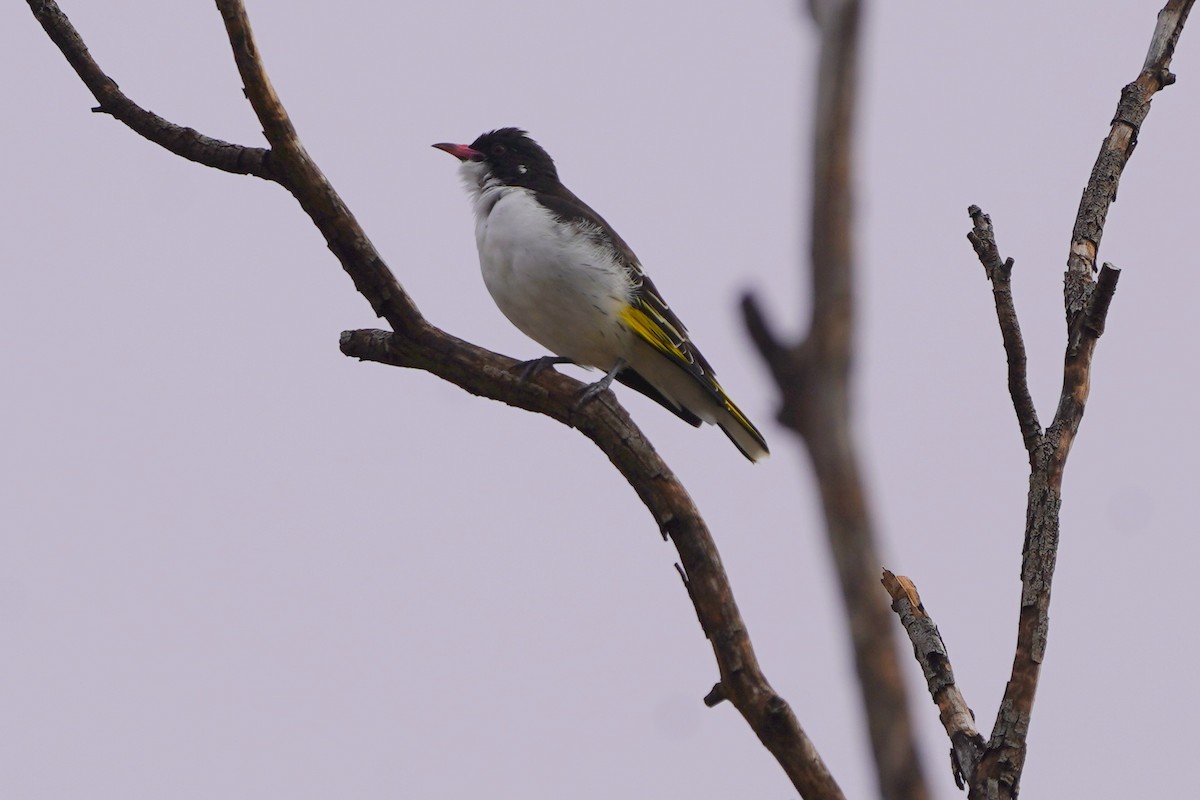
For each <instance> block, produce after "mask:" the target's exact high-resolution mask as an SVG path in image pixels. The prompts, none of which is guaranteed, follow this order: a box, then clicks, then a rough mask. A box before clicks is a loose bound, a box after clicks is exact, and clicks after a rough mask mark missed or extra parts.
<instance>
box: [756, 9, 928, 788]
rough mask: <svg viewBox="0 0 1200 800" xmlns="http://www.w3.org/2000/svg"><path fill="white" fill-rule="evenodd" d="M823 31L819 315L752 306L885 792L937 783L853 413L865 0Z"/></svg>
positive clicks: (825, 19)
mask: <svg viewBox="0 0 1200 800" xmlns="http://www.w3.org/2000/svg"><path fill="white" fill-rule="evenodd" d="M811 10H812V13H813V17H814V18H815V19H816V21H817V24H818V27H819V29H820V35H821V51H820V66H819V72H818V76H817V84H816V85H817V109H816V115H815V119H816V137H815V141H814V145H813V165H814V181H813V194H812V198H813V199H812V219H811V226H812V273H811V274H812V294H813V301H812V323H811V329H810V330H809V333H808V336H807V337H806V338H805V339H804V340H803V341H801V342H799V343H797V344H786V343H783V342H782V341H781V340H780V339H779V337H778V336H777V335H776V334H775V333H774V332H773V331H772V328H771V326H770V325H769V324H768V322H767V319H766V317H765V315H764V314H763V312H762V310H761V309H760V308H759V306H758V303H757V301H756V300H755V298H754V297H752V296H747V297H746V298H745V299H744V300H743V304H742V309H743V313H744V316H745V320H746V326H747V328H748V329H749V331H750V335H751V337H752V338H753V340H754V342H755V344H756V345H757V347H758V349H759V352H760V353H761V354H762V356H763V358H764V360H765V361H766V362H767V365H768V366H769V367H770V369H771V373H772V375H773V376H774V378H775V382H776V383H777V384H778V386H779V390H780V394H781V404H782V407H781V409H780V411H779V420H780V422H782V423H783V424H784V425H785V426H787V427H788V428H791V429H792V430H793V431H795V432H797V433H798V434H799V435H800V436H801V438H802V439H803V441H804V444H805V445H806V447H807V450H808V454H809V459H810V461H811V463H812V465H813V470H814V471H815V473H816V477H817V483H818V487H819V489H820V493H821V501H822V505H823V508H824V512H825V520H826V531H827V534H828V537H829V543H830V548H831V550H832V553H833V561H834V565H835V567H836V570H837V574H838V578H839V581H840V583H841V589H842V599H843V602H844V603H845V607H846V615H847V618H848V620H849V627H850V638H851V643H852V645H853V648H854V659H855V666H856V668H857V672H858V683H859V687H860V689H861V692H862V698H863V706H864V710H865V712H866V717H867V727H868V731H869V733H870V739H871V747H872V750H873V752H874V756H875V764H876V771H877V772H876V774H877V779H878V782H879V787H880V791H881V794H882V796H883V797H885V798H889V800H892V799H896V800H898V799H899V798H923V797H926V796H927V795H928V791H927V789H926V786H925V779H924V776H923V774H922V770H921V766H920V760H919V759H918V756H917V748H916V740H915V735H914V732H913V726H912V721H911V718H910V712H909V708H908V700H907V697H906V694H905V690H904V683H903V681H902V679H901V672H900V666H899V650H898V645H897V641H896V639H895V629H894V626H893V624H892V619H891V614H890V613H889V611H888V607H887V605H886V604H885V603H884V602H883V597H882V596H881V595H880V593H879V584H878V575H879V568H880V563H881V559H880V558H879V555H878V548H877V546H876V536H875V532H874V525H873V523H872V521H871V518H870V511H869V508H868V503H867V497H866V489H865V486H864V482H863V476H862V470H861V467H860V465H859V460H858V454H857V452H856V450H855V447H854V443H853V435H852V431H851V424H850V407H851V402H850V364H851V357H852V354H853V334H854V254H853V226H852V224H851V219H852V206H853V204H852V201H851V192H852V180H851V173H852V170H851V166H852V162H853V159H852V144H853V139H854V136H853V122H854V107H855V101H856V88H857V86H856V85H857V69H858V42H859V17H860V4H859V2H858V1H857V0H814V2H812V3H811Z"/></svg>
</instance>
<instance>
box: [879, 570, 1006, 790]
mask: <svg viewBox="0 0 1200 800" xmlns="http://www.w3.org/2000/svg"><path fill="white" fill-rule="evenodd" d="M883 586H884V588H885V589H887V591H888V594H889V595H891V597H892V610H893V611H895V612H896V614H897V615H899V617H900V623H901V624H902V625H903V626H904V629H905V630H906V631H907V632H908V638H909V640H910V641H912V646H913V655H914V656H915V657H916V659H917V663H918V664H920V665H921V671H922V672H924V673H925V683H926V685H927V686H928V687H929V694H930V695H931V696H932V697H933V702H934V703H935V704H937V707H938V711H939V712H940V713H939V716H940V717H941V720H942V727H944V728H945V729H946V735H947V736H949V737H950V744H951V750H950V757H951V760H952V762H953V764H954V780H955V782H956V783H957V784H958V788H960V789H962V788H963V787H964V782H963V781H964V779H965V778H967V777H968V776H971V775H973V774H975V767H976V765H977V764H978V763H979V759H980V757H982V756H983V751H984V747H985V744H986V743H985V742H984V740H983V737H982V736H980V735H979V731H977V730H976V729H975V713H974V712H973V711H971V708H970V707H969V706H968V705H967V701H966V699H965V698H964V697H963V695H962V692H961V691H960V690H959V688H958V683H957V682H956V681H955V679H954V669H953V668H952V667H951V666H950V654H949V653H948V652H947V650H946V643H945V642H944V641H942V634H941V633H940V632H939V631H938V629H937V625H934V624H933V620H932V619H931V618H930V617H929V614H928V613H927V612H926V611H925V605H924V604H923V603H922V602H921V596H920V595H919V594H917V587H916V586H915V585H914V584H913V582H912V581H911V580H909V579H908V578H906V577H904V576H903V575H896V574H894V573H892V571H891V570H887V569H885V570H884V571H883Z"/></svg>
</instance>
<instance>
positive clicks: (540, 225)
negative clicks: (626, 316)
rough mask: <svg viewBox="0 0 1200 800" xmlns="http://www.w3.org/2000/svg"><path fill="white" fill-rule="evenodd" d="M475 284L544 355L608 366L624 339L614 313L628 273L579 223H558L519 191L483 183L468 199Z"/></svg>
mask: <svg viewBox="0 0 1200 800" xmlns="http://www.w3.org/2000/svg"><path fill="white" fill-rule="evenodd" d="M475 212H476V221H475V241H476V244H477V245H478V247H479V264H480V267H481V268H482V270H483V281H484V283H485V284H486V285H487V288H488V291H489V292H491V295H492V299H494V300H495V301H496V305H497V306H499V307H500V310H501V311H502V312H504V315H505V316H506V317H508V319H509V320H510V321H511V322H512V323H513V324H514V325H516V326H517V327H518V328H519V329H520V330H521V331H522V332H524V333H525V334H526V335H527V336H529V337H530V338H531V339H533V340H534V341H536V342H538V343H540V344H541V345H542V346H543V347H546V348H548V349H549V350H550V351H551V352H552V353H554V354H556V355H560V356H565V357H567V358H570V359H572V360H573V361H575V362H577V363H580V364H584V365H588V366H593V367H599V368H600V369H603V370H606V371H607V370H608V369H610V368H611V367H612V366H613V365H614V364H615V363H616V361H617V359H618V358H627V357H628V352H629V348H630V347H631V346H632V335H631V334H630V333H629V331H628V329H627V328H626V327H625V326H624V324H623V323H622V322H621V321H620V319H619V316H618V314H619V313H620V311H621V309H622V308H624V307H625V306H627V305H628V299H629V297H630V293H631V292H632V286H631V284H630V279H629V276H628V275H627V274H626V272H625V270H624V269H623V268H622V267H621V265H620V264H618V263H617V262H616V260H615V259H614V258H613V255H612V253H610V252H608V250H607V249H606V248H605V247H604V246H603V244H602V243H599V242H597V241H596V240H595V238H594V237H593V236H589V235H588V234H589V230H588V228H587V227H584V226H573V225H564V224H563V223H561V222H559V221H558V220H557V219H556V218H555V217H554V216H553V215H552V214H551V213H550V212H549V211H547V210H546V209H545V208H544V207H543V206H542V205H541V204H539V203H538V202H537V200H536V199H535V198H534V195H533V193H532V192H530V191H529V190H527V189H521V188H514V187H511V186H500V185H498V184H495V183H493V182H491V181H486V182H485V184H484V186H482V187H481V188H480V191H479V192H478V194H477V195H476V197H475Z"/></svg>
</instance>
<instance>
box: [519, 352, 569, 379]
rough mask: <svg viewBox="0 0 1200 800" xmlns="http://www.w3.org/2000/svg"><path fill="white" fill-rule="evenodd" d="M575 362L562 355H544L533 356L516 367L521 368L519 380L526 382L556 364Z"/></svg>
mask: <svg viewBox="0 0 1200 800" xmlns="http://www.w3.org/2000/svg"><path fill="white" fill-rule="evenodd" d="M573 363H575V362H574V361H572V360H571V359H569V358H563V357H562V356H542V357H541V358H532V359H530V360H529V361H522V362H521V363H520V364H517V366H516V369H519V370H520V371H519V372H518V373H517V380H519V381H520V382H521V383H524V382H525V381H527V380H529V379H531V378H536V377H537V376H538V375H541V374H542V373H543V372H545V371H546V370H547V369H549V368H550V367H552V366H554V365H555V364H573Z"/></svg>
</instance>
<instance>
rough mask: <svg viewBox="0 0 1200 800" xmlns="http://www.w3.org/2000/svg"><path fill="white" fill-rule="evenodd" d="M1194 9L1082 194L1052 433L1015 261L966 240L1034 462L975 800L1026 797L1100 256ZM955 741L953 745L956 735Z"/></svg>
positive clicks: (1165, 45)
mask: <svg viewBox="0 0 1200 800" xmlns="http://www.w3.org/2000/svg"><path fill="white" fill-rule="evenodd" d="M1191 6H1192V0H1170V2H1168V3H1167V4H1166V6H1165V7H1164V8H1163V10H1162V11H1160V12H1159V15H1158V22H1157V25H1156V26H1155V30H1154V34H1153V36H1152V37H1151V42H1150V48H1149V52H1148V53H1147V55H1146V59H1145V61H1144V63H1143V65H1142V71H1141V73H1140V74H1139V75H1138V77H1137V79H1136V80H1135V81H1133V82H1132V83H1130V84H1129V85H1127V86H1125V87H1124V89H1122V91H1121V99H1120V102H1119V103H1118V105H1117V111H1116V114H1115V115H1114V116H1113V120H1112V123H1111V126H1110V129H1109V134H1108V136H1107V137H1106V138H1105V140H1104V143H1103V145H1102V146H1101V148H1100V154H1099V156H1098V157H1097V159H1096V164H1095V166H1094V167H1093V169H1092V174H1091V177H1090V179H1089V180H1088V184H1087V187H1086V188H1085V189H1084V191H1083V198H1082V199H1081V201H1080V204H1079V211H1078V214H1077V215H1076V219H1075V226H1074V229H1073V231H1072V234H1071V246H1070V252H1069V255H1068V259H1067V271H1066V274H1065V276H1064V286H1063V298H1064V306H1065V309H1066V321H1067V345H1066V354H1065V357H1064V363H1063V386H1062V392H1061V394H1060V395H1059V400H1058V407H1057V409H1056V411H1055V414H1054V420H1053V422H1051V424H1050V426H1049V427H1048V428H1047V429H1046V430H1045V431H1044V432H1043V431H1042V430H1041V429H1040V427H1039V425H1038V420H1037V414H1036V412H1035V411H1034V408H1033V400H1032V398H1031V397H1030V395H1029V387H1028V385H1027V380H1026V374H1025V345H1024V342H1023V341H1022V339H1021V330H1020V326H1019V325H1018V324H1017V315H1016V310H1015V308H1014V307H1013V302H1012V288H1011V277H1012V263H1013V262H1012V260H1011V259H1009V260H1007V261H1001V257H1000V252H999V249H998V247H997V246H996V240H995V236H994V233H993V230H992V224H991V220H990V219H989V218H988V216H987V215H986V214H984V213H983V212H982V211H981V210H980V209H979V208H978V207H977V206H971V208H970V209H969V213H970V216H971V220H972V226H973V227H972V230H971V232H970V233H969V234H968V238H969V239H970V240H971V244H972V245H973V246H974V248H975V252H976V254H977V255H978V257H979V260H980V262H981V263H982V264H983V267H984V271H985V273H986V274H987V277H988V279H989V280H990V281H991V283H992V291H993V295H994V297H995V300H996V316H997V320H998V322H999V324H1000V332H1001V336H1002V338H1003V340H1004V349H1005V352H1006V353H1007V355H1008V386H1009V393H1010V395H1011V396H1012V401H1013V407H1014V409H1015V410H1016V413H1017V420H1018V423H1019V425H1020V429H1021V438H1022V440H1023V441H1024V443H1025V448H1026V450H1027V451H1028V453H1029V464H1030V477H1029V498H1028V503H1027V508H1026V525H1025V537H1024V546H1023V549H1022V560H1021V603H1020V614H1019V619H1018V623H1017V645H1016V652H1015V654H1014V656H1013V666H1012V674H1011V677H1010V678H1009V681H1008V684H1007V686H1006V687H1005V691H1004V697H1003V699H1002V700H1001V703H1000V708H999V710H998V712H997V714H996V722H995V726H994V727H993V729H992V735H991V739H990V740H989V741H988V743H987V746H986V748H984V751H983V753H982V754H978V755H977V754H973V753H968V754H967V755H969V756H970V757H969V758H967V757H964V756H963V755H962V754H960V753H959V748H958V746H957V744H956V750H955V752H956V770H957V769H959V768H961V769H962V771H963V772H964V773H965V774H966V780H967V784H968V788H969V796H970V797H971V798H979V799H980V800H982V799H983V798H988V800H992V799H993V798H996V799H997V800H999V799H1002V798H1015V797H1016V796H1017V793H1018V791H1019V787H1020V779H1021V773H1022V770H1023V769H1024V766H1025V757H1026V753H1027V746H1028V744H1027V737H1028V735H1029V726H1030V722H1031V719H1032V715H1033V703H1034V698H1035V696H1036V694H1037V685H1038V679H1039V677H1040V674H1041V665H1042V661H1043V660H1044V658H1045V655H1046V644H1047V638H1048V635H1049V625H1050V594H1051V586H1052V583H1053V579H1054V567H1055V562H1056V559H1057V557H1058V542H1059V511H1060V509H1061V507H1062V477H1063V470H1064V469H1065V467H1066V463H1067V457H1068V455H1069V454H1070V451H1071V445H1072V444H1073V443H1074V441H1075V436H1076V434H1077V433H1078V431H1079V425H1080V423H1081V421H1082V420H1083V412H1084V409H1085V407H1086V405H1087V399H1088V392H1089V389H1090V386H1091V371H1092V359H1093V356H1094V354H1095V350H1096V343H1097V341H1098V339H1099V338H1100V335H1101V334H1102V333H1103V332H1104V328H1105V320H1106V318H1107V315H1108V309H1109V306H1110V304H1111V302H1112V298H1113V294H1114V293H1115V291H1116V288H1117V279H1118V277H1119V276H1120V272H1119V270H1117V269H1116V268H1115V267H1113V266H1112V265H1111V264H1105V265H1104V266H1103V267H1102V268H1101V269H1100V272H1099V276H1098V277H1093V274H1094V271H1095V264H1096V254H1097V252H1098V250H1099V248H1100V239H1101V237H1102V235H1103V233H1104V224H1105V221H1106V219H1107V216H1108V209H1109V206H1110V205H1111V204H1112V203H1113V202H1114V201H1115V199H1116V196H1117V185H1118V183H1119V182H1120V179H1121V174H1122V172H1123V171H1124V169H1125V165H1126V164H1127V163H1128V161H1129V157H1130V155H1131V154H1132V153H1133V149H1134V146H1135V145H1136V144H1137V135H1138V131H1139V130H1140V128H1141V125H1142V123H1143V122H1144V121H1145V119H1146V115H1147V114H1148V113H1149V112H1150V100H1151V98H1152V97H1153V95H1154V94H1155V93H1156V92H1158V91H1159V90H1160V89H1162V88H1163V87H1165V86H1169V85H1170V84H1172V83H1173V82H1174V80H1175V76H1174V75H1172V74H1171V72H1170V71H1169V66H1170V63H1171V57H1172V55H1173V54H1174V51H1175V45H1176V43H1177V42H1178V40H1179V35H1180V33H1181V32H1182V30H1183V25H1184V22H1185V21H1186V20H1187V16H1188V12H1189V11H1190V10H1191ZM888 575H890V573H886V574H885V577H884V581H885V583H887V582H888ZM892 594H893V597H894V598H895V597H897V594H896V592H895V591H893V593H892ZM894 607H895V608H896V610H897V611H898V612H899V613H901V617H902V619H904V614H905V610H904V609H905V605H904V603H903V602H902V600H900V601H897V605H896V606H894ZM905 627H906V629H907V630H908V631H909V635H910V638H911V639H912V640H913V645H914V649H915V650H916V651H917V656H918V660H919V661H921V663H922V666H923V668H925V669H926V673H927V676H928V672H929V665H928V663H927V662H928V658H924V659H923V658H922V652H925V651H927V650H928V648H927V647H923V646H922V644H921V643H922V642H925V641H927V640H928V636H927V632H926V633H922V632H921V631H920V629H919V626H915V625H913V624H911V621H906V622H905ZM947 666H948V662H947ZM930 691H931V693H934V697H935V700H938V707H939V708H943V701H942V700H940V699H938V695H937V694H936V693H935V683H934V682H933V681H932V680H931V682H930ZM943 699H944V698H943ZM947 731H948V732H951V727H950V726H947ZM951 736H952V741H953V733H951ZM972 746H973V745H972ZM968 749H970V748H968ZM972 759H974V760H973V761H972ZM972 763H974V768H973V769H972V768H971V765H972ZM957 777H958V776H957V775H956V778H957Z"/></svg>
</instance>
